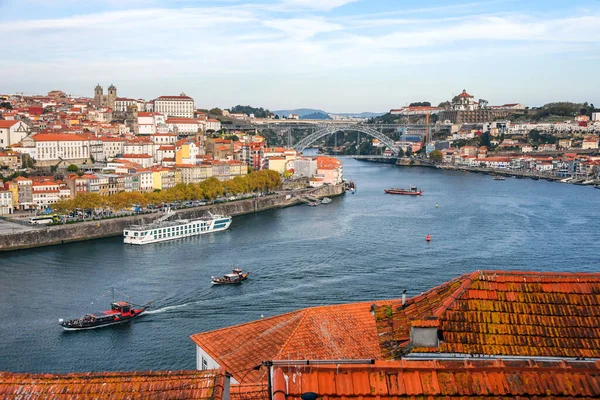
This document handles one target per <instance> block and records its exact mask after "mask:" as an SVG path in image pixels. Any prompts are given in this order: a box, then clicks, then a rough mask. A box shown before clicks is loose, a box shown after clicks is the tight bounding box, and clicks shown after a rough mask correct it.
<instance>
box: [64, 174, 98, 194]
mask: <svg viewBox="0 0 600 400" xmlns="http://www.w3.org/2000/svg"><path fill="white" fill-rule="evenodd" d="M90 177H93V176H91V175H87V174H84V175H82V176H79V175H77V174H69V175H68V176H67V177H66V178H65V185H66V186H67V187H68V188H69V191H70V194H71V196H70V197H71V198H74V197H75V196H76V195H77V194H78V193H85V192H87V191H88V179H89V178H90Z"/></svg>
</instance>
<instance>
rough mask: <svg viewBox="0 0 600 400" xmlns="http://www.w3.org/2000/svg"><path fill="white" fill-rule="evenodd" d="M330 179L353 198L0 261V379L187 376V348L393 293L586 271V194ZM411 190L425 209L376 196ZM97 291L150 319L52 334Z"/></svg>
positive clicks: (371, 167) (354, 171) (534, 186)
mask: <svg viewBox="0 0 600 400" xmlns="http://www.w3.org/2000/svg"><path fill="white" fill-rule="evenodd" d="M344 174H345V176H346V177H347V178H349V179H352V180H354V181H355V182H356V185H357V191H356V193H355V194H346V195H345V196H343V197H338V198H335V199H334V200H333V202H332V203H331V204H329V205H322V206H319V207H306V206H297V207H291V208H286V209H281V210H273V211H268V212H263V213H260V214H256V215H248V216H242V217H236V218H234V220H233V224H232V226H231V228H230V229H229V230H227V231H225V232H221V233H217V234H210V235H204V236H201V237H194V238H187V239H181V240H176V241H172V242H166V243H158V244H152V245H146V246H142V247H135V246H128V245H124V244H123V243H122V239H121V238H110V239H102V240H93V241H89V242H82V243H73V244H67V245H62V246H55V247H47V248H41V249H33V250H25V251H19V252H13V253H6V254H0V277H1V280H0V320H1V321H2V323H1V324H0V370H5V371H6V370H7V371H27V372H71V371H103V370H150V369H152V370H173V369H193V368H195V349H194V345H193V343H192V341H191V340H190V339H189V336H190V335H191V334H193V333H197V332H203V331H207V330H212V329H216V328H220V327H225V326H229V325H233V324H238V323H242V322H246V321H252V320H255V319H259V318H261V316H264V317H267V316H272V315H276V314H280V313H283V312H287V311H291V310H295V309H298V308H303V307H309V306H315V305H323V304H334V303H342V302H355V301H370V300H377V299H388V298H397V297H400V296H401V293H402V290H403V289H406V290H407V291H408V295H409V296H411V295H416V294H419V293H420V292H422V291H425V290H427V289H429V288H431V287H433V286H435V285H438V284H441V283H443V282H445V281H447V280H449V279H452V278H454V277H456V276H458V275H459V274H462V273H466V272H471V271H475V270H478V269H527V270H535V271H582V272H598V271H600V263H599V259H600V256H599V252H598V249H599V246H598V243H599V239H600V232H599V230H598V221H600V190H597V189H594V188H592V187H582V186H573V185H568V184H560V183H551V182H546V181H542V180H540V181H532V180H528V179H522V180H518V179H514V178H508V179H507V180H506V181H494V180H492V178H491V177H490V176H488V175H480V174H473V173H467V172H452V171H438V170H434V169H426V168H399V167H395V166H391V165H384V164H374V163H367V162H361V161H356V160H350V159H345V160H344ZM410 184H414V185H418V186H419V187H421V188H423V189H424V191H425V193H424V195H423V196H421V197H419V198H412V197H408V196H392V195H386V194H384V192H383V189H384V188H387V187H407V186H408V185H410ZM436 204H437V205H438V207H437V208H436ZM427 234H431V237H432V241H431V243H426V241H425V236H426V235H427ZM232 264H236V265H238V266H240V267H242V268H244V269H245V270H249V271H251V272H252V274H251V276H250V279H249V280H248V281H246V282H245V283H244V284H243V285H241V286H237V287H212V286H211V284H210V277H211V275H222V274H224V273H227V272H228V270H229V269H230V267H231V265H232ZM111 287H115V288H117V289H118V290H120V291H122V292H125V293H126V294H127V295H129V296H130V297H131V298H132V299H133V300H135V301H137V302H138V303H145V302H147V301H153V311H151V312H150V313H148V314H147V315H145V316H142V317H140V318H139V319H138V320H136V321H135V322H133V323H130V324H125V325H121V326H119V325H117V326H113V327H107V328H103V329H97V330H90V331H79V332H63V330H62V328H60V327H59V325H58V323H57V322H58V318H65V317H78V316H81V315H83V314H84V313H85V312H91V311H97V310H101V309H105V308H106V307H107V306H108V303H109V302H110V299H111V298H110V295H109V294H108V291H110V288H111ZM240 340H243V338H240Z"/></svg>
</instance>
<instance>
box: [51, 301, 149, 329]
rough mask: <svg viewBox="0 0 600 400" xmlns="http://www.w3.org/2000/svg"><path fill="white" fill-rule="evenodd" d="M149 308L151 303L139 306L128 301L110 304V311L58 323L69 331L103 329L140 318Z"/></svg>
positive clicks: (60, 320)
mask: <svg viewBox="0 0 600 400" xmlns="http://www.w3.org/2000/svg"><path fill="white" fill-rule="evenodd" d="M136 307H137V308H136ZM148 307H150V303H148V304H146V305H145V306H138V305H135V304H132V303H129V302H127V301H116V302H112V303H111V304H110V310H105V311H98V312H93V313H90V314H86V315H85V316H83V317H81V318H76V319H69V320H63V319H62V318H61V319H59V320H58V323H59V324H60V326H62V327H63V328H64V329H65V330H67V331H79V330H82V329H94V328H101V327H103V326H108V325H114V324H121V323H123V322H127V321H130V320H132V319H134V318H136V317H139V316H140V315H141V314H142V313H144V311H146V309H147V308H148Z"/></svg>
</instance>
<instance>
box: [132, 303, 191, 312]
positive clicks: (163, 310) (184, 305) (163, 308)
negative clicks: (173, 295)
mask: <svg viewBox="0 0 600 400" xmlns="http://www.w3.org/2000/svg"><path fill="white" fill-rule="evenodd" d="M192 304H194V303H193V302H192V303H185V304H177V305H174V306H166V307H161V308H157V309H156V310H149V311H146V312H145V313H144V314H161V313H164V312H167V311H170V310H177V309H179V308H184V307H187V306H191V305H192Z"/></svg>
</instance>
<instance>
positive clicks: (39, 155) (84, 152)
mask: <svg viewBox="0 0 600 400" xmlns="http://www.w3.org/2000/svg"><path fill="white" fill-rule="evenodd" d="M31 139H32V140H33V141H34V143H35V155H34V158H35V160H36V161H41V162H44V161H58V160H65V161H68V160H86V159H89V158H90V147H89V146H90V139H89V137H88V136H85V135H75V134H70V133H44V134H38V135H35V136H32V137H31ZM15 150H16V151H19V149H18V148H15Z"/></svg>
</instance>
